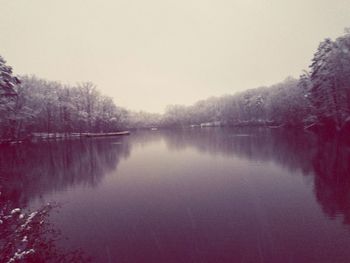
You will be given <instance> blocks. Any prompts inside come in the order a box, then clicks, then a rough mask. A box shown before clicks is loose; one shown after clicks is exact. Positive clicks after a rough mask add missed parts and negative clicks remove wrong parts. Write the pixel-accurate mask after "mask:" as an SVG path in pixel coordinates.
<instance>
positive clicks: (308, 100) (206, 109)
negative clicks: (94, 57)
mask: <svg viewBox="0 0 350 263" xmlns="http://www.w3.org/2000/svg"><path fill="white" fill-rule="evenodd" d="M349 116H350V30H349V29H346V30H345V32H344V34H343V35H342V36H340V37H338V38H337V39H335V40H331V39H328V38H327V39H325V40H324V41H322V42H321V43H320V45H319V47H318V49H317V50H316V52H315V54H314V56H313V59H312V63H311V65H310V69H309V70H308V71H304V73H303V74H302V75H301V76H300V78H299V79H295V78H292V77H288V78H287V79H286V80H285V81H283V82H281V83H279V84H276V85H273V86H271V87H260V88H256V89H250V90H247V91H243V92H239V93H236V94H234V95H226V96H222V97H212V98H208V99H206V100H201V101H198V102H197V103H195V104H193V105H191V106H183V105H170V106H168V107H167V109H166V111H165V113H164V114H163V115H160V114H151V113H146V112H131V111H128V110H126V109H124V108H122V107H119V106H117V105H116V104H115V103H114V101H113V100H112V99H111V98H110V97H107V96H104V95H102V94H101V93H100V92H99V91H98V89H97V87H96V86H95V85H94V84H93V83H91V82H85V83H80V84H77V85H75V86H71V85H63V84H61V83H59V82H54V81H47V80H43V79H40V78H37V77H35V76H22V77H20V78H18V77H15V76H14V75H13V72H12V68H11V67H10V66H7V65H6V61H5V60H4V59H3V58H2V57H1V56H0V136H1V137H2V138H20V137H23V136H26V135H28V134H30V133H31V132H46V133H55V132H59V133H83V132H109V131H116V130H120V129H125V128H145V127H148V128H150V127H188V126H199V125H202V126H203V125H204V126H217V125H220V126H242V125H243V126H253V125H269V126H293V127H308V128H309V127H313V128H315V127H316V128H318V127H322V126H323V127H328V128H331V129H334V130H337V129H338V130H339V129H341V128H342V127H344V126H345V125H346V124H347V123H349V122H350V118H349Z"/></svg>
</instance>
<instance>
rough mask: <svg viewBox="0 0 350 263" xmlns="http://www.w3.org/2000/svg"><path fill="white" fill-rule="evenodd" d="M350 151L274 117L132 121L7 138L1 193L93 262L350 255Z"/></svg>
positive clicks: (0, 154) (0, 162) (0, 161)
mask: <svg viewBox="0 0 350 263" xmlns="http://www.w3.org/2000/svg"><path fill="white" fill-rule="evenodd" d="M349 171H350V151H349V148H348V147H346V146H345V145H344V144H343V143H342V142H341V141H338V140H337V139H329V140H325V139H318V138H315V137H314V136H312V135H311V134H305V133H301V132H295V131H278V130H277V131H276V130H269V129H216V128H207V129H193V130H176V131H169V130H165V131H143V132H135V133H133V134H132V135H131V136H128V137H123V138H121V137H120V138H106V139H101V138H99V139H88V140H75V141H69V142H52V143H41V144H33V145H29V146H28V145H27V146H16V147H7V148H3V149H1V150H0V174H1V179H2V181H1V191H2V196H1V198H7V199H9V200H11V202H13V203H14V204H15V205H16V206H19V207H28V208H30V209H35V208H37V207H40V206H41V205H43V204H45V203H47V202H51V201H55V202H58V203H60V204H61V207H60V208H59V211H58V213H57V212H56V213H52V215H51V217H50V221H51V222H52V224H53V226H54V227H55V228H57V229H59V230H60V231H61V233H62V236H64V237H67V238H68V240H64V241H61V242H60V244H59V245H60V246H62V247H64V248H65V249H68V250H69V249H71V248H81V249H82V250H83V251H84V253H86V254H88V255H90V256H91V257H92V260H93V262H174V263H175V262H176V263H179V262H186V263H187V262H317V263H319V262H344V263H345V262H350V229H349V223H350V177H349V176H350V172H349Z"/></svg>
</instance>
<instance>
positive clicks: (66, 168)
mask: <svg viewBox="0 0 350 263" xmlns="http://www.w3.org/2000/svg"><path fill="white" fill-rule="evenodd" d="M2 147H3V148H0V175H1V177H0V182H1V185H0V191H1V192H2V195H1V196H0V201H1V199H7V200H8V199H10V200H11V201H12V202H13V203H14V205H15V206H19V207H23V206H25V205H26V204H27V203H28V201H30V199H33V198H36V197H40V196H42V195H43V194H45V193H48V192H55V191H64V190H65V189H66V188H67V187H69V186H74V185H87V186H92V187H93V186H96V185H98V183H99V182H100V180H101V179H102V177H103V176H104V175H105V174H107V173H108V172H110V171H114V170H116V169H117V165H118V163H119V161H120V160H121V159H122V158H127V157H128V156H129V154H130V147H129V145H128V144H126V143H121V142H120V141H119V140H111V139H107V140H72V141H68V142H62V141H59V142H50V143H41V144H30V145H19V146H15V147H14V146H12V147H11V146H5V147H4V146H2Z"/></svg>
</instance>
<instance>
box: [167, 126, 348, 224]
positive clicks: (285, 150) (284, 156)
mask: <svg viewBox="0 0 350 263" xmlns="http://www.w3.org/2000/svg"><path fill="white" fill-rule="evenodd" d="M164 136H165V138H166V142H167V145H168V147H169V148H170V149H172V150H180V149H182V148H185V147H194V148H196V149H197V150H199V151H201V152H205V153H208V154H222V155H227V156H230V155H235V156H238V157H242V158H247V159H250V160H253V161H264V162H265V161H273V162H275V163H278V164H279V165H282V166H283V167H285V168H287V169H289V170H290V171H297V170H299V171H302V173H303V174H304V175H306V174H313V175H314V181H315V184H314V187H315V195H316V198H317V200H318V202H319V203H320V204H321V206H322V208H323V210H324V212H325V213H326V214H327V215H328V216H330V217H331V218H334V217H335V216H336V215H337V214H341V215H343V216H344V221H345V223H347V224H350V148H349V146H347V145H346V144H345V143H344V142H343V141H342V140H341V139H339V138H328V139H327V138H318V139H317V138H316V137H315V136H313V135H311V134H305V133H303V132H296V131H293V130H290V131H287V130H270V129H230V130H225V129H200V130H188V131H176V132H172V131H166V132H164Z"/></svg>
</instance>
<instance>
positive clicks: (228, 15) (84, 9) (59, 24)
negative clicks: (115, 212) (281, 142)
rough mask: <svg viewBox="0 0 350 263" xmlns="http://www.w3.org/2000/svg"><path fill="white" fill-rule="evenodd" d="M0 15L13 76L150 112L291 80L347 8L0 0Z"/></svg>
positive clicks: (325, 2) (241, 1) (345, 23)
mask: <svg viewBox="0 0 350 263" xmlns="http://www.w3.org/2000/svg"><path fill="white" fill-rule="evenodd" d="M0 11H1V15H0V55H2V56H3V57H4V58H5V59H6V60H7V62H8V64H9V65H11V66H12V67H13V68H14V72H15V73H16V74H35V75H37V76H39V77H42V78H46V79H49V80H60V81H62V82H64V83H71V84H75V83H76V82H80V81H92V82H94V83H95V84H96V85H97V86H98V87H99V89H100V90H101V92H102V93H104V94H106V95H109V96H111V97H113V98H114V100H115V102H116V103H117V104H118V105H121V106H124V107H127V108H129V109H132V110H146V111H151V112H162V111H163V110H164V109H165V106H166V105H168V104H191V103H193V102H195V101H197V100H199V99H205V98H207V97H210V96H218V95H223V94H232V93H235V92H236V91H240V90H245V89H248V88H254V87H258V86H263V85H270V84H273V83H276V82H279V81H281V80H283V79H285V78H286V77H287V76H289V75H290V76H295V77H298V76H299V75H300V72H301V71H302V69H306V68H307V67H308V65H309V64H310V60H311V58H312V55H313V53H314V51H315V50H316V48H317V46H318V44H319V42H320V41H321V40H323V39H324V38H326V37H331V38H335V37H337V36H339V35H341V34H342V32H343V29H344V27H349V26H350V1H349V0H288V1H287V0H183V1H181V0H173V1H169V0H147V1H146V0H123V1H121V0H108V1H107V0H59V1H57V0H0Z"/></svg>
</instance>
